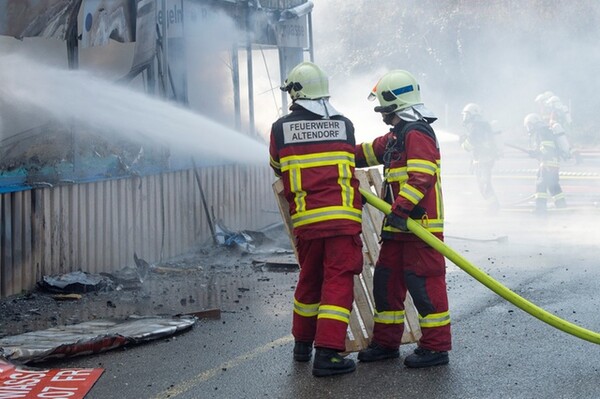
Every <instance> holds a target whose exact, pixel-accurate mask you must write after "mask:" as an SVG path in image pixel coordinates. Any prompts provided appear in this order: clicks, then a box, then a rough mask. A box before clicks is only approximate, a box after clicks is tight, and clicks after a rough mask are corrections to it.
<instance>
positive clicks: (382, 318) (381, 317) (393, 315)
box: [373, 310, 404, 324]
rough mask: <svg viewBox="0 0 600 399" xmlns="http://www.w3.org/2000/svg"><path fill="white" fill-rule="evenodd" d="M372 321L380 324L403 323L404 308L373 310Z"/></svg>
mask: <svg viewBox="0 0 600 399" xmlns="http://www.w3.org/2000/svg"><path fill="white" fill-rule="evenodd" d="M373 321H374V322H375V323H381V324H403V323H404V310H394V311H386V312H377V311H376V312H375V314H374V315H373Z"/></svg>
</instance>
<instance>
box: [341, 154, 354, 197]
mask: <svg viewBox="0 0 600 399" xmlns="http://www.w3.org/2000/svg"><path fill="white" fill-rule="evenodd" d="M338 174H339V176H340V177H339V178H338V184H339V185H340V187H341V188H342V204H343V205H344V206H347V207H350V208H351V207H352V205H353V203H354V189H353V188H352V185H351V183H350V182H351V179H352V169H351V168H350V165H348V164H340V165H339V166H338Z"/></svg>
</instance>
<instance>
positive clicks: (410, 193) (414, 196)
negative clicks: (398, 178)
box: [399, 183, 425, 205]
mask: <svg viewBox="0 0 600 399" xmlns="http://www.w3.org/2000/svg"><path fill="white" fill-rule="evenodd" d="M399 195H401V196H402V197H404V198H406V199H407V200H409V201H410V202H412V203H413V204H414V205H417V204H418V203H419V201H421V200H422V199H423V197H425V194H423V193H422V192H420V191H419V190H417V189H416V188H414V187H413V186H411V185H410V184H408V183H404V184H403V185H402V187H401V188H400V193H399Z"/></svg>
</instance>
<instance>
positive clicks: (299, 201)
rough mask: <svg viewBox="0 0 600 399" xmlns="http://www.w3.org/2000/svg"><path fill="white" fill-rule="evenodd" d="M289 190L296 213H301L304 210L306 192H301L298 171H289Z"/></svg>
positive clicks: (300, 176)
mask: <svg viewBox="0 0 600 399" xmlns="http://www.w3.org/2000/svg"><path fill="white" fill-rule="evenodd" d="M289 176H290V190H291V191H292V192H293V193H294V203H295V204H296V211H297V212H302V211H303V210H304V209H306V191H304V190H302V173H300V169H290V172H289Z"/></svg>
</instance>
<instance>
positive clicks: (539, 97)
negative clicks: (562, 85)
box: [533, 90, 554, 105]
mask: <svg viewBox="0 0 600 399" xmlns="http://www.w3.org/2000/svg"><path fill="white" fill-rule="evenodd" d="M553 95H554V93H552V92H551V91H549V90H548V91H545V92H543V93H541V94H538V95H537V97H536V98H535V100H533V101H534V102H535V103H536V104H541V105H544V104H545V103H546V101H548V99H549V98H550V97H552V96H553Z"/></svg>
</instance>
